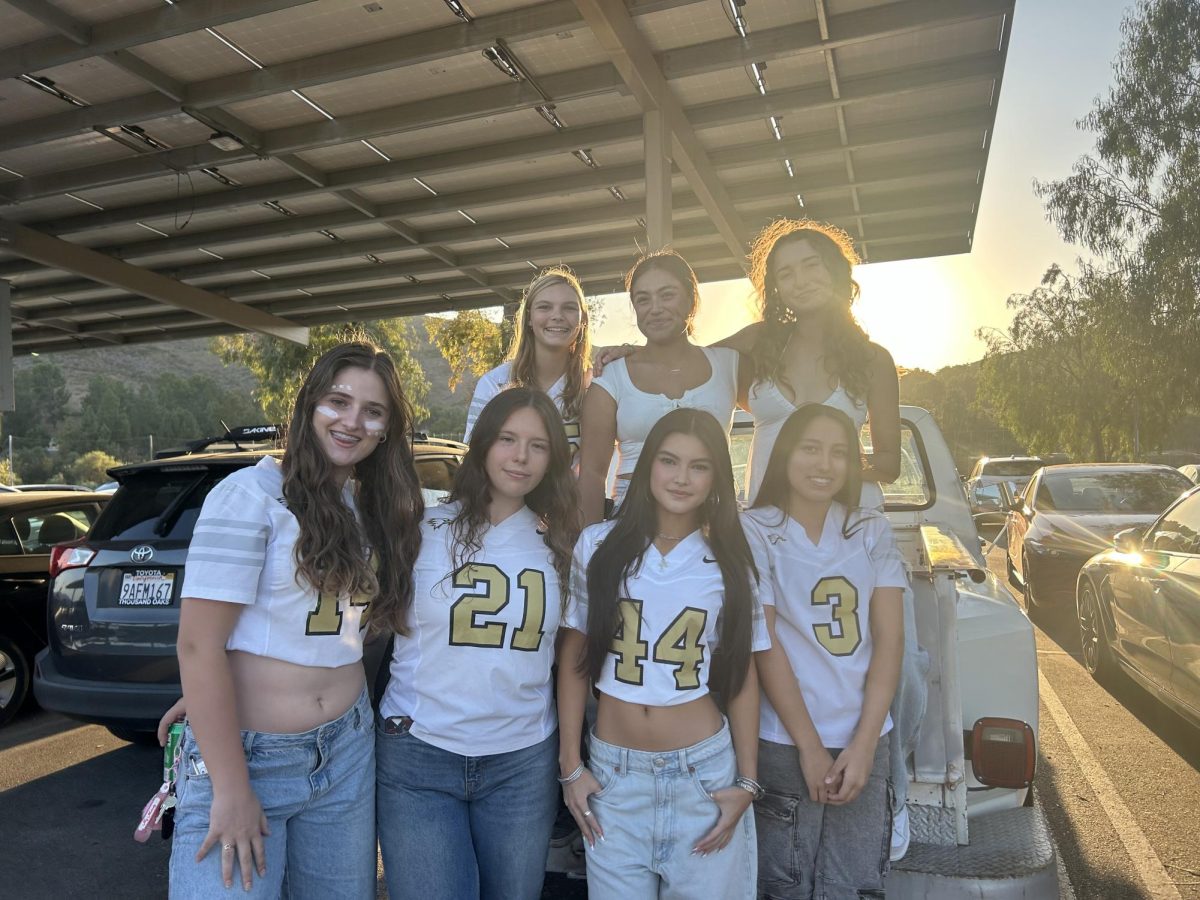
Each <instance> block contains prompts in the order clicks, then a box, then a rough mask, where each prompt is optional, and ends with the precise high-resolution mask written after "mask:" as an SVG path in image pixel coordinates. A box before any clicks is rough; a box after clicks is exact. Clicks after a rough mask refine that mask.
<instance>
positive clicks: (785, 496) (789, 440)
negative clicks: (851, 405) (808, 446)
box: [751, 403, 862, 537]
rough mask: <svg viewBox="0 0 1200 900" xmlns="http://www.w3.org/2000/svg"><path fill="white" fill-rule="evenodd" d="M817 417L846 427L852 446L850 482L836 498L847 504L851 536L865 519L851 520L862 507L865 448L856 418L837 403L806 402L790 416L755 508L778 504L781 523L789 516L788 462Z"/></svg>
mask: <svg viewBox="0 0 1200 900" xmlns="http://www.w3.org/2000/svg"><path fill="white" fill-rule="evenodd" d="M817 419H829V420H831V421H832V422H834V423H836V424H837V425H838V427H840V428H841V429H842V433H843V434H844V436H845V438H846V444H847V447H848V451H849V452H848V455H847V468H846V483H845V484H843V485H842V487H841V489H840V490H839V491H838V492H837V493H836V494H834V497H833V499H834V500H836V501H837V502H838V503H840V504H842V506H844V507H845V508H846V516H845V518H844V519H843V520H842V536H843V537H850V536H851V535H852V534H854V531H855V529H856V528H857V526H858V525H859V524H860V523H861V521H862V520H861V519H855V521H854V522H851V516H852V515H853V513H854V512H855V511H856V510H858V508H859V504H860V502H861V500H862V450H861V448H860V447H859V443H858V429H857V428H856V427H855V426H854V421H853V420H852V419H851V418H850V417H849V416H848V415H846V414H845V413H844V412H842V411H841V410H840V409H837V408H836V407H833V406H825V405H824V404H823V403H805V404H804V405H803V406H801V407H800V408H799V409H797V410H796V411H795V412H794V413H792V414H791V415H790V416H788V417H787V420H786V421H785V422H784V423H783V427H781V428H780V429H779V436H778V437H777V438H775V446H773V447H772V448H771V456H770V458H769V459H768V460H767V470H766V473H765V474H764V475H763V480H762V485H761V486H760V487H759V489H758V494H757V495H755V498H754V503H753V504H751V508H752V509H759V508H762V507H767V506H774V507H775V508H777V509H778V510H779V511H780V513H781V514H782V515H781V516H780V524H782V522H783V519H784V517H786V516H787V510H788V507H789V506H790V500H791V495H792V483H791V481H790V480H789V479H788V464H789V462H790V461H791V458H792V453H794V452H795V450H796V447H797V446H798V445H799V444H800V441H801V439H802V438H803V437H804V432H805V431H807V430H808V426H809V425H810V424H812V423H813V422H815V421H816V420H817Z"/></svg>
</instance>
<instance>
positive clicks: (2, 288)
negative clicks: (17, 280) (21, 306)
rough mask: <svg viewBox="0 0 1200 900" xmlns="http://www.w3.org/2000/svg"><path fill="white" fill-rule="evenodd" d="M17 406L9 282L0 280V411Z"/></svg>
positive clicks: (13, 408)
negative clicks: (14, 384)
mask: <svg viewBox="0 0 1200 900" xmlns="http://www.w3.org/2000/svg"><path fill="white" fill-rule="evenodd" d="M16 408H17V394H16V389H15V388H14V387H13V333H12V298H11V297H10V294H9V284H8V282H7V281H2V280H0V413H6V412H12V411H13V410H15V409H16Z"/></svg>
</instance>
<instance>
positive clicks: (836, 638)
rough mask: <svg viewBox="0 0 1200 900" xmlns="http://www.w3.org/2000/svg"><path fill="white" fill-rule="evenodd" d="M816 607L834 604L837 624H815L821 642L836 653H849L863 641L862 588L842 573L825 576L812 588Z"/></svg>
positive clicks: (834, 619)
mask: <svg viewBox="0 0 1200 900" xmlns="http://www.w3.org/2000/svg"><path fill="white" fill-rule="evenodd" d="M812 605H813V606H830V605H832V606H833V621H834V622H836V623H837V630H836V631H835V630H834V627H833V625H826V624H824V623H822V624H819V625H814V626H813V633H814V634H815V635H816V636H817V643H819V644H820V645H821V646H822V647H824V648H825V649H826V650H828V651H829V652H830V653H832V654H833V655H834V656H849V655H850V654H852V653H853V652H854V651H855V650H857V649H858V645H859V644H861V643H862V629H861V628H860V627H859V624H858V589H857V588H856V587H855V586H854V585H852V584H851V583H850V582H849V581H847V580H846V579H845V578H843V577H842V576H841V575H837V576H833V577H828V578H822V579H821V580H820V581H818V582H817V584H816V587H814V588H813V590H812Z"/></svg>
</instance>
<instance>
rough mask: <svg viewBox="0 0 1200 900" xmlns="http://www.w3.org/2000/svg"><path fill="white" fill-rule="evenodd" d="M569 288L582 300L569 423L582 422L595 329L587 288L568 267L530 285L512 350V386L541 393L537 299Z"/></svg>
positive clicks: (571, 363)
mask: <svg viewBox="0 0 1200 900" xmlns="http://www.w3.org/2000/svg"><path fill="white" fill-rule="evenodd" d="M556 284H565V285H566V286H567V287H569V288H570V289H571V290H573V291H574V292H575V294H576V296H578V297H579V337H577V338H576V339H575V342H574V343H573V344H571V355H570V358H569V360H568V361H567V373H566V385H565V387H564V388H563V395H562V404H563V415H564V416H565V418H567V419H571V420H575V419H578V418H579V411H580V407H582V406H583V394H584V389H585V387H586V385H585V384H584V382H585V380H586V376H587V370H588V368H589V366H590V365H591V360H592V338H591V329H590V328H589V325H588V310H587V302H586V301H585V300H584V296H583V286H582V285H581V284H580V283H579V279H578V278H576V277H575V273H574V272H572V271H571V270H570V269H568V268H567V267H566V266H554V267H552V268H549V269H542V271H540V272H538V274H537V275H535V276H534V279H533V281H531V282H529V287H527V288H526V289H525V296H524V297H522V298H521V308H520V309H519V310H518V311H517V330H516V332H515V333H514V334H513V341H512V348H511V349H510V350H509V352H508V358H509V361H510V362H511V363H512V370H511V371H512V382H513V384H514V385H519V386H521V387H527V388H534V389H537V387H538V383H537V366H536V355H535V353H536V342H535V341H534V340H533V332H532V328H531V325H530V317H531V315H532V313H533V301H534V300H535V299H536V298H537V295H538V294H539V293H541V292H542V291H544V290H545V289H546V288H548V287H552V286H554V285H556Z"/></svg>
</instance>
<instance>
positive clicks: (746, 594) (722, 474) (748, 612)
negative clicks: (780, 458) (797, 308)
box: [579, 407, 759, 700]
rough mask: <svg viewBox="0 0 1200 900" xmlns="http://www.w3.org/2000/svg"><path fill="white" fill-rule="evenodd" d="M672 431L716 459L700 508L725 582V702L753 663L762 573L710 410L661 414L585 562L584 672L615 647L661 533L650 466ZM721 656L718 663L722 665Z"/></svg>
mask: <svg viewBox="0 0 1200 900" xmlns="http://www.w3.org/2000/svg"><path fill="white" fill-rule="evenodd" d="M672 434H690V435H694V436H695V437H697V438H698V439H699V440H700V442H701V443H702V444H703V445H704V449H705V450H706V451H707V452H708V455H709V458H710V459H711V460H712V466H713V483H712V490H711V491H710V492H709V495H708V497H707V498H706V499H705V501H704V503H703V505H702V506H701V507H700V522H701V524H700V527H701V530H702V532H703V534H704V537H705V540H707V541H708V545H709V547H710V548H711V549H712V554H713V557H714V558H715V559H716V561H717V565H718V566H719V567H720V569H721V577H722V578H723V579H724V582H725V598H724V602H723V603H722V611H721V635H720V641H719V647H720V653H719V654H718V656H716V657H714V658H713V668H712V672H711V674H710V676H709V681H710V683H711V684H712V685H713V687H715V688H716V689H717V691H718V692H719V693H720V694H721V695H722V696H724V697H725V699H726V700H729V699H732V698H733V697H734V696H735V695H736V694H737V693H738V691H740V690H741V689H742V684H743V683H744V682H745V680H746V672H747V670H748V669H749V667H750V643H751V640H750V638H751V634H750V632H751V627H752V619H753V614H754V594H753V588H752V585H751V579H754V581H755V583H757V580H758V577H759V574H758V570H757V569H756V568H755V566H754V557H753V556H752V555H751V553H750V544H749V542H748V541H747V540H746V534H745V532H744V531H742V523H741V521H740V520H739V519H738V508H737V491H736V488H735V487H734V482H733V466H732V464H731V462H730V459H729V444H728V443H727V435H726V434H725V429H723V428H722V427H721V426H720V424H719V423H718V422H717V420H716V419H714V418H713V416H712V414H711V413H708V412H706V411H704V410H700V409H689V408H686V407H685V408H682V409H674V410H671V412H669V413H667V414H666V415H665V416H663V417H662V418H661V419H659V420H658V421H657V422H656V423H655V424H654V427H653V428H651V429H650V433H649V434H648V435H647V436H646V443H645V445H644V446H643V447H642V452H641V453H640V454H639V455H638V461H637V466H636V467H635V468H634V470H633V477H632V478H631V479H630V481H629V490H628V491H627V492H626V494H625V500H624V502H623V503H622V504H621V507H620V509H618V511H617V516H616V524H615V525H613V528H612V530H611V531H610V532H609V533H608V535H607V536H606V537H605V538H604V540H603V541H601V543H600V546H599V547H597V548H596V552H595V553H594V554H593V555H592V558H591V560H590V561H589V562H588V567H587V591H588V622H587V641H586V643H585V644H584V650H583V655H582V658H581V659H580V661H579V671H580V672H583V673H586V674H587V675H588V676H589V677H590V678H591V679H592V681H598V680H599V678H600V675H601V671H602V670H603V668H604V663H605V661H606V660H607V659H608V655H609V651H610V650H611V649H612V641H613V635H614V634H616V631H617V624H618V621H619V613H620V610H619V608H618V605H617V603H618V598H619V597H621V596H628V594H627V593H624V584H625V580H626V579H627V578H628V577H629V576H631V575H636V574H637V573H638V570H639V569H640V568H641V566H642V560H643V558H644V556H645V553H646V550H647V549H648V548H649V547H650V544H651V542H652V541H653V540H654V536H655V534H657V532H658V501H657V500H655V499H654V495H653V494H651V493H650V468H651V466H653V465H654V458H655V457H656V456H658V450H659V448H660V447H661V446H662V444H663V441H665V440H666V439H667V438H668V437H669V436H670V435H672ZM718 658H719V660H720V663H719V664H718Z"/></svg>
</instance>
